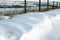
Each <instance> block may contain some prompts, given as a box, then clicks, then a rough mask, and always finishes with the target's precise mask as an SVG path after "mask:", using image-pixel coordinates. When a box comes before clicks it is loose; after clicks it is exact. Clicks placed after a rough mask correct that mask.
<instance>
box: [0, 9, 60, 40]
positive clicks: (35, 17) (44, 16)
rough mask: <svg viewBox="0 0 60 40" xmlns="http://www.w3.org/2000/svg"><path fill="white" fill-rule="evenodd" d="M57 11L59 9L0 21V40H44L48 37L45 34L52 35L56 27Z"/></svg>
mask: <svg viewBox="0 0 60 40" xmlns="http://www.w3.org/2000/svg"><path fill="white" fill-rule="evenodd" d="M59 11H60V9H57V10H53V11H49V12H34V13H27V14H23V15H16V16H15V17H13V18H12V19H3V20H1V21H0V35H1V36H0V40H45V39H46V38H45V37H49V35H46V34H49V33H51V35H52V30H53V28H54V25H56V24H54V23H55V22H56V21H55V20H59V18H60V16H57V15H59V14H60V12H59ZM54 13H55V14H54ZM58 17H59V18H58ZM57 18H58V19H57ZM58 33H59V32H58ZM53 37H55V36H54V35H53ZM49 38H50V37H49ZM51 39H52V38H51ZM54 39H55V38H54ZM46 40H48V39H46Z"/></svg>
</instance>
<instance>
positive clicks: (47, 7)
mask: <svg viewBox="0 0 60 40" xmlns="http://www.w3.org/2000/svg"><path fill="white" fill-rule="evenodd" d="M47 10H49V0H47Z"/></svg>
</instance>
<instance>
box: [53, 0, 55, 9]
mask: <svg viewBox="0 0 60 40" xmlns="http://www.w3.org/2000/svg"><path fill="white" fill-rule="evenodd" d="M54 3H55V2H54V1H53V9H54V8H55V7H54Z"/></svg>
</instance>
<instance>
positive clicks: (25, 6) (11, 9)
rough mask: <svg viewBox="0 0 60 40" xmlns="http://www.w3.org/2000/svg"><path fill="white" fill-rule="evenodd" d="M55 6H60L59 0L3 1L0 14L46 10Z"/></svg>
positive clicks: (0, 5)
mask: <svg viewBox="0 0 60 40" xmlns="http://www.w3.org/2000/svg"><path fill="white" fill-rule="evenodd" d="M15 3H16V4H15ZM43 3H44V2H43ZM51 3H52V4H51ZM21 4H22V5H21ZM56 8H60V2H55V1H53V2H50V1H49V0H47V2H45V3H44V4H42V2H41V0H39V2H36V3H35V2H30V1H26V0H24V1H15V2H11V3H7V2H6V1H5V2H4V4H3V3H0V14H6V15H7V14H8V15H11V14H17V13H18V14H21V13H26V12H35V11H47V10H50V9H56Z"/></svg>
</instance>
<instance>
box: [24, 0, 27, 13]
mask: <svg viewBox="0 0 60 40" xmlns="http://www.w3.org/2000/svg"><path fill="white" fill-rule="evenodd" d="M26 8H27V5H26V0H25V6H24V12H25V13H26V12H27V9H26Z"/></svg>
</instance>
